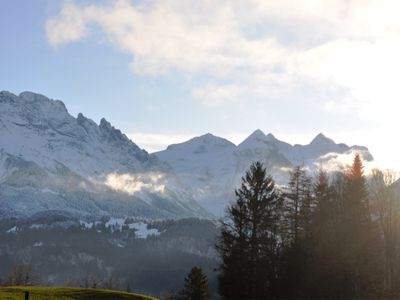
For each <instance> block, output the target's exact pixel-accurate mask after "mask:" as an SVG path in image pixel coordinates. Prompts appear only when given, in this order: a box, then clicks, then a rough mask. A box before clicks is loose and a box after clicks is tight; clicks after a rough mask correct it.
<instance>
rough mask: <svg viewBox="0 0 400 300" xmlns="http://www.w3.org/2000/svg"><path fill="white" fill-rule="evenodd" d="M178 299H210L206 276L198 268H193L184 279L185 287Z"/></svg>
mask: <svg viewBox="0 0 400 300" xmlns="http://www.w3.org/2000/svg"><path fill="white" fill-rule="evenodd" d="M178 298H179V299H185V300H209V299H211V294H210V290H209V288H208V280H207V276H206V275H205V274H204V273H203V271H202V269H201V268H200V267H193V268H192V269H191V270H190V272H189V274H188V275H187V277H186V278H185V286H184V289H183V290H182V291H181V293H180V295H179V297H178Z"/></svg>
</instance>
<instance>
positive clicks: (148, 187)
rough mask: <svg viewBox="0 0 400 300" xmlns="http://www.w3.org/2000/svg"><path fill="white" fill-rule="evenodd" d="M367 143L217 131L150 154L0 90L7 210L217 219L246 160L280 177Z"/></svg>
mask: <svg viewBox="0 0 400 300" xmlns="http://www.w3.org/2000/svg"><path fill="white" fill-rule="evenodd" d="M355 152H360V153H361V154H362V156H363V158H364V159H365V160H367V161H372V160H373V157H372V155H371V154H370V153H369V151H368V148H366V147H362V146H351V147H350V146H347V145H346V144H336V143H335V142H334V141H333V140H331V139H329V138H328V137H326V136H325V135H323V134H322V133H320V134H318V135H317V136H316V137H315V138H314V139H313V140H312V141H311V142H310V143H309V144H306V145H299V144H295V145H291V144H289V143H287V142H284V141H281V140H279V139H277V138H276V137H275V136H274V135H273V134H272V133H268V134H267V135H266V134H265V133H264V132H263V131H262V130H260V129H257V130H255V131H254V132H253V133H251V134H250V135H249V136H248V137H247V138H246V139H244V140H243V141H242V142H241V143H240V144H238V145H235V144H234V143H232V142H230V141H229V140H227V139H224V138H222V137H218V136H215V135H213V134H211V133H206V134H204V135H201V136H198V137H193V138H192V139H189V140H188V141H185V142H182V143H177V144H173V145H169V146H168V147H167V149H166V150H163V151H158V152H155V153H151V154H149V153H148V152H147V151H146V150H144V149H141V148H140V147H139V146H138V145H136V144H135V143H134V142H133V141H132V140H130V139H129V138H128V137H127V136H126V135H125V134H124V133H123V132H122V131H121V130H119V129H117V128H115V127H114V126H112V124H111V123H110V122H108V121H107V120H106V119H105V118H102V119H101V120H100V122H99V124H97V123H96V122H94V121H93V120H91V119H89V118H87V117H85V116H84V115H83V114H82V113H79V114H78V115H77V117H76V118H75V117H73V116H71V115H70V114H69V112H68V110H67V108H66V106H65V104H64V103H63V102H62V101H60V100H52V99H49V98H47V97H46V96H43V95H40V94H35V93H32V92H23V93H20V94H19V95H18V96H17V95H14V94H12V93H10V92H6V91H2V92H0V197H2V199H5V201H3V206H2V207H1V208H0V216H1V215H12V214H16V215H30V214H35V213H40V212H42V211H46V210H48V211H63V210H65V211H66V212H70V213H73V214H78V215H79V214H80V215H81V216H82V217H85V216H90V215H97V216H101V215H113V216H123V215H138V216H139V215H140V216H144V217H149V218H181V217H193V216H195V217H212V216H213V215H214V216H220V215H221V213H222V212H223V211H224V209H225V208H226V206H227V204H228V203H229V201H231V200H232V199H233V196H234V195H233V194H234V190H235V188H236V187H237V186H238V184H239V183H240V178H241V176H243V174H244V173H245V171H246V170H247V169H248V167H249V166H250V165H251V163H253V162H254V161H256V160H259V161H261V162H262V163H264V165H265V166H266V167H267V169H268V170H269V172H270V173H271V174H272V175H273V176H274V179H275V181H276V182H277V183H278V184H285V183H286V182H287V178H288V170H289V169H290V168H291V167H293V166H295V165H300V164H302V165H305V166H306V167H307V168H308V169H309V171H313V170H315V169H316V168H317V165H321V164H325V165H329V167H330V168H333V169H334V168H335V167H338V166H339V164H340V161H341V159H342V156H349V155H352V154H354V153H355Z"/></svg>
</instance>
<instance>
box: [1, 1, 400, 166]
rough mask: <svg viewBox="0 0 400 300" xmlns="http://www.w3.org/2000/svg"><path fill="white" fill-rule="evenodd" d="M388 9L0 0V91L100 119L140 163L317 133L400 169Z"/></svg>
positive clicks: (332, 4)
mask: <svg viewBox="0 0 400 300" xmlns="http://www.w3.org/2000/svg"><path fill="white" fill-rule="evenodd" d="M399 11H400V2H399V1H397V0H392V1H389V0H323V1H321V0H291V1H290V0H279V1H275V0H218V1H215V0H162V1H152V0H115V1H111V0H96V1H91V0H65V1H64V0H31V1H26V0H0V12H1V18H0V41H1V42H0V69H1V71H0V90H7V91H10V92H13V93H16V94H19V93H20V92H22V91H26V90H28V91H33V92H37V93H41V94H44V95H46V96H48V97H50V98H53V99H60V100H62V101H63V102H64V103H65V104H66V106H67V108H68V110H69V112H70V113H71V114H72V115H74V116H76V115H77V114H78V113H79V112H82V113H83V114H84V115H85V116H87V117H89V118H91V119H93V120H94V121H96V122H99V120H100V119H101V118H102V117H105V118H106V119H107V120H108V121H110V122H111V123H112V124H113V125H114V126H115V127H117V128H119V129H121V130H122V131H123V132H124V133H126V134H127V135H128V136H129V137H131V139H132V140H133V141H134V142H135V143H137V144H138V145H139V146H141V147H143V148H145V149H146V150H148V151H149V152H152V151H156V150H161V149H164V148H165V147H166V146H167V145H169V144H172V143H177V142H183V141H185V140H187V139H189V138H191V137H194V136H198V135H201V134H205V133H208V132H210V133H213V134H214V135H217V136H221V137H225V138H227V139H229V140H231V141H232V142H234V143H236V144H237V143H240V141H241V140H243V139H244V138H245V137H246V136H248V135H249V134H250V133H251V132H253V131H254V130H256V129H261V130H263V131H264V132H265V133H269V132H271V133H273V134H274V135H275V136H276V137H277V138H279V139H281V140H285V141H287V142H289V143H291V144H294V143H300V144H306V143H309V142H310V141H311V140H312V138H313V137H314V136H316V135H317V134H318V133H319V132H323V133H324V134H325V135H326V136H328V137H330V138H332V139H334V140H335V141H336V142H344V143H347V144H349V145H353V144H358V145H365V146H367V147H368V148H369V149H370V151H371V153H372V154H373V156H374V157H375V160H376V161H377V163H378V164H379V166H381V167H382V168H392V169H396V170H400V155H399V154H398V149H399V148H400V147H399V146H400V141H399V129H400V128H399V127H400V126H399V118H398V115H399V113H400V110H399V104H398V101H399V99H400V84H399V83H398V80H399V78H400V76H399V75H400V74H399V72H400V55H399V53H400V18H398V13H399Z"/></svg>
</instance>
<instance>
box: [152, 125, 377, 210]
mask: <svg viewBox="0 0 400 300" xmlns="http://www.w3.org/2000/svg"><path fill="white" fill-rule="evenodd" d="M356 152H357V153H360V154H361V155H362V157H363V159H364V160H366V161H372V160H373V158H372V156H371V154H370V153H369V151H368V149H367V148H365V147H360V146H353V147H349V146H347V145H345V144H336V143H335V142H333V141H332V140H331V139H329V138H327V137H325V136H324V135H323V134H318V135H317V136H316V137H315V138H314V139H313V140H312V141H311V143H310V144H308V145H294V146H292V145H290V144H288V143H286V142H283V141H280V140H278V139H276V138H275V137H274V136H273V135H272V134H268V135H265V134H264V133H263V132H262V131H261V130H256V131H255V132H253V133H252V134H251V135H250V136H249V137H247V138H246V139H245V140H244V141H243V142H242V143H240V144H239V145H238V146H235V145H234V144H232V143H230V142H229V141H227V140H225V139H222V138H219V137H215V136H212V135H210V134H206V135H204V136H200V137H197V138H193V139H191V140H189V141H187V142H184V143H181V144H176V145H171V146H169V147H168V148H167V149H166V150H164V151H160V152H157V153H155V155H156V156H157V157H158V158H159V159H160V160H161V161H164V162H166V163H168V164H169V165H171V166H172V168H173V169H174V171H175V172H176V174H177V175H178V177H179V178H180V180H181V182H182V183H183V185H184V186H186V187H187V190H188V191H191V193H192V194H193V197H194V198H195V199H196V200H197V201H198V202H199V203H200V204H201V205H203V206H204V207H205V208H207V209H208V210H209V211H211V212H213V213H214V214H216V215H221V214H222V213H223V210H224V208H225V207H226V205H227V204H228V202H229V201H230V200H231V199H233V197H234V190H235V188H237V187H238V185H239V184H240V180H241V177H242V176H243V175H244V173H245V172H246V171H247V170H248V168H249V166H250V165H251V164H252V163H253V162H255V161H261V162H262V163H263V164H264V165H265V166H266V167H267V169H268V171H269V172H270V173H271V174H272V175H273V177H274V179H275V181H276V182H277V183H278V184H286V183H287V180H288V170H290V168H291V167H293V166H296V165H304V166H305V167H307V168H308V169H309V170H310V172H313V171H315V170H316V169H317V168H319V167H320V166H323V167H325V168H326V169H327V170H328V171H336V170H339V169H341V168H343V167H344V166H345V165H346V164H347V163H348V162H349V159H352V158H353V156H354V154H355V153H356Z"/></svg>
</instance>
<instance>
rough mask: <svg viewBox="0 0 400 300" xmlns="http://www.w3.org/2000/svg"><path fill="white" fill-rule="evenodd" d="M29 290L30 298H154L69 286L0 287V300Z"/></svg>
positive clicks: (14, 297)
mask: <svg viewBox="0 0 400 300" xmlns="http://www.w3.org/2000/svg"><path fill="white" fill-rule="evenodd" d="M25 291H28V292H29V299H30V300H50V299H51V300H53V299H61V300H73V299H74V300H75V299H85V300H89V299H93V300H96V299H99V300H106V299H140V300H155V299H156V298H153V297H149V296H146V295H140V294H132V293H126V292H119V291H111V290H103V289H82V288H69V287H0V299H1V300H17V299H18V300H20V299H24V292H25Z"/></svg>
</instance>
